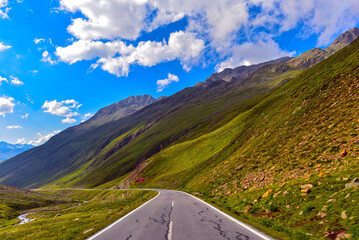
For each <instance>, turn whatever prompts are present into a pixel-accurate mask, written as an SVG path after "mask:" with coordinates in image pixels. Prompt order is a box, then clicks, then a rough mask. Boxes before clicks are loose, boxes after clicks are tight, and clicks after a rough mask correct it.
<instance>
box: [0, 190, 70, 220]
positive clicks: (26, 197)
mask: <svg viewBox="0 0 359 240" xmlns="http://www.w3.org/2000/svg"><path fill="white" fill-rule="evenodd" d="M66 202H71V200H70V199H68V198H63V197H58V196H49V195H45V194H41V193H37V192H32V191H26V190H23V189H19V188H14V187H9V186H5V185H0V227H3V226H6V225H8V224H10V225H11V224H13V223H16V222H17V221H18V220H17V219H15V217H16V216H18V215H20V213H22V212H23V211H27V210H29V209H33V208H39V207H45V206H49V205H54V204H61V203H66Z"/></svg>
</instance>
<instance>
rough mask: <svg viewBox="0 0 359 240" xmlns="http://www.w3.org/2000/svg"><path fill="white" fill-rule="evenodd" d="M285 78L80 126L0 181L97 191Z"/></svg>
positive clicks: (188, 96)
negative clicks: (98, 123) (86, 187)
mask: <svg viewBox="0 0 359 240" xmlns="http://www.w3.org/2000/svg"><path fill="white" fill-rule="evenodd" d="M265 67H269V66H265ZM278 74H281V73H278ZM274 75H275V74H274ZM287 77H288V76H286V77H284V78H283V79H281V78H280V79H281V80H279V81H278V79H277V78H265V79H261V78H258V79H257V78H256V79H255V81H252V80H251V79H252V78H251V77H250V78H248V79H247V80H248V81H243V84H236V82H233V83H227V82H225V81H216V82H214V83H212V84H210V85H209V86H208V87H207V88H203V87H193V88H187V89H184V90H182V91H180V92H178V93H177V94H174V95H173V96H171V97H167V98H164V99H162V100H160V101H158V102H156V103H153V104H151V105H149V106H147V107H144V108H142V109H140V110H139V111H137V112H135V113H134V114H132V115H130V116H127V117H124V118H121V119H119V120H114V121H110V122H108V123H105V124H102V125H100V126H95V127H86V124H87V123H84V124H80V125H78V126H75V127H72V128H69V129H67V130H65V131H63V132H62V133H60V134H58V135H57V136H56V137H54V138H52V139H50V140H49V141H48V142H47V143H46V144H44V145H42V146H40V147H38V148H35V149H32V150H30V151H28V152H25V153H23V154H21V155H19V156H17V157H15V158H12V159H11V160H10V161H5V162H4V163H2V164H1V166H0V180H1V182H3V183H6V184H8V185H16V186H21V187H37V186H41V185H45V184H48V183H51V182H55V181H56V182H57V184H59V185H61V186H74V185H75V186H96V185H99V184H102V183H105V182H108V181H111V180H114V179H116V178H118V177H121V176H123V175H125V174H127V173H129V172H130V171H131V170H133V169H134V168H136V166H137V165H138V164H139V163H140V162H141V161H143V160H145V159H147V158H149V157H150V156H152V155H153V154H155V153H157V152H159V151H161V150H162V149H164V148H166V147H168V146H170V145H171V144H173V143H174V142H181V141H184V140H188V139H193V138H195V137H198V136H200V135H202V134H204V133H208V132H211V131H213V130H215V129H217V128H218V127H220V126H222V125H223V124H225V123H227V122H228V121H230V120H231V119H232V118H233V117H234V116H236V115H237V114H238V113H239V112H242V111H245V110H247V109H248V108H250V107H251V106H253V104H255V102H253V101H252V99H253V98H255V97H257V96H260V95H261V94H263V93H266V92H268V91H270V90H272V89H273V88H276V87H277V86H278V85H280V83H281V81H282V80H283V81H284V80H285V79H287ZM247 82H248V83H247ZM194 112H195V113H196V114H193V113H194ZM90 122H91V121H90ZM34 163H37V164H34Z"/></svg>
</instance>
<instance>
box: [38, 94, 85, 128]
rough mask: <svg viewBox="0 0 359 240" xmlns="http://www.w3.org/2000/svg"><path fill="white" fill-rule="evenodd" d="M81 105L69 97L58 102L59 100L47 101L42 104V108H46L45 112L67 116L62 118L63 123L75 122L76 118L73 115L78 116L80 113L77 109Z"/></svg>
mask: <svg viewBox="0 0 359 240" xmlns="http://www.w3.org/2000/svg"><path fill="white" fill-rule="evenodd" d="M79 107H81V104H79V103H78V102H76V101H75V100H73V99H68V100H64V101H60V102H58V101H57V100H53V101H45V103H44V104H43V105H42V108H43V109H45V110H44V112H46V113H50V114H52V115H56V116H60V117H65V119H63V120H62V123H69V124H70V123H75V122H76V119H73V118H72V117H75V116H78V115H79V113H78V112H77V110H78V109H79Z"/></svg>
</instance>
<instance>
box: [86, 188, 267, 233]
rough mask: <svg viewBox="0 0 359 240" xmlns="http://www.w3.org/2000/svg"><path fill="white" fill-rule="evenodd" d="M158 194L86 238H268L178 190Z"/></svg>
mask: <svg viewBox="0 0 359 240" xmlns="http://www.w3.org/2000/svg"><path fill="white" fill-rule="evenodd" d="M156 191H158V192H159V194H158V195H157V196H156V197H155V198H153V199H151V200H150V201H148V202H146V203H145V204H143V205H142V206H140V207H139V208H137V209H135V210H134V211H132V212H130V213H129V214H127V215H126V216H124V217H122V218H120V219H119V220H117V221H116V222H114V223H113V224H111V225H109V226H108V227H107V228H105V229H103V230H101V231H100V232H98V233H96V234H94V235H93V236H92V237H90V238H88V240H94V239H96V240H106V239H108V240H116V239H119V240H162V239H163V240H201V239H203V240H212V239H213V240H216V239H221V240H230V239H234V240H257V239H260V240H263V239H265V240H269V239H271V240H272V239H273V238H271V237H269V236H267V235H265V234H264V233H261V232H259V231H258V230H256V229H254V228H252V227H250V226H248V225H246V224H244V223H242V222H240V221H238V220H236V219H234V218H232V217H231V216H229V215H227V214H225V213H223V212H221V211H219V210H218V209H217V208H215V207H213V206H211V205H209V204H208V203H205V202H204V201H202V200H200V199H198V198H196V197H194V196H192V195H189V194H187V193H184V192H180V191H173V190H156Z"/></svg>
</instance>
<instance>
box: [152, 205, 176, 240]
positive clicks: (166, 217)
mask: <svg viewBox="0 0 359 240" xmlns="http://www.w3.org/2000/svg"><path fill="white" fill-rule="evenodd" d="M171 203H172V202H171ZM170 206H171V207H170V210H169V213H168V214H162V215H161V217H160V219H156V218H151V217H149V218H148V219H150V220H152V221H154V222H155V223H159V224H161V225H167V230H166V235H165V239H166V240H169V239H168V235H169V231H170V223H171V215H172V211H173V207H172V204H170ZM163 210H166V208H163Z"/></svg>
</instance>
